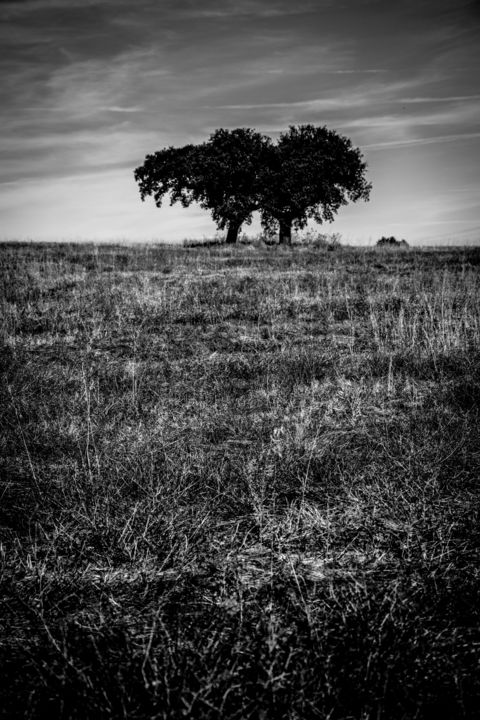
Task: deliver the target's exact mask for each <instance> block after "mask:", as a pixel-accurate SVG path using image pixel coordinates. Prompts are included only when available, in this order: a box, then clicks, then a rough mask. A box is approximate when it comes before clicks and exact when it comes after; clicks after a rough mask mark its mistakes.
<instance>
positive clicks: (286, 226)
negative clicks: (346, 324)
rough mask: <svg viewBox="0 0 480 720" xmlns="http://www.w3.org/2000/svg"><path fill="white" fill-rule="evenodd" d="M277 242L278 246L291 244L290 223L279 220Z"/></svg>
mask: <svg viewBox="0 0 480 720" xmlns="http://www.w3.org/2000/svg"><path fill="white" fill-rule="evenodd" d="M279 242H280V245H291V244H292V223H291V222H290V221H289V220H280V230H279Z"/></svg>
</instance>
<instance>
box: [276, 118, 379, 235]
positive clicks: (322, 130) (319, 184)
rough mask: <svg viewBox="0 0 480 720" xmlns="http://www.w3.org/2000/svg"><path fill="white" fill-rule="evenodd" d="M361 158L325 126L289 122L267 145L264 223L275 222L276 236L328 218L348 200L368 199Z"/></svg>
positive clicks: (343, 138) (328, 219) (363, 164)
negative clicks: (290, 124) (287, 126)
mask: <svg viewBox="0 0 480 720" xmlns="http://www.w3.org/2000/svg"><path fill="white" fill-rule="evenodd" d="M366 167H367V166H366V163H365V162H363V159H362V155H361V153H360V150H358V149H356V148H354V147H353V146H352V143H351V141H350V140H349V139H348V138H346V137H343V136H342V135H339V134H338V133H336V132H335V131H333V130H328V128H326V127H315V126H314V125H300V126H298V127H295V126H293V125H292V126H290V128H289V130H288V131H287V132H285V133H282V134H281V135H280V138H279V141H278V143H277V145H276V146H274V147H272V148H271V154H270V158H269V163H268V166H267V168H266V170H265V175H264V177H265V182H264V188H263V193H262V221H263V224H264V226H266V227H271V226H272V225H275V224H278V225H279V228H280V242H286V243H289V242H290V240H291V228H292V225H294V226H295V227H296V228H302V227H305V225H306V224H307V222H308V220H309V219H313V220H315V221H316V222H318V223H323V222H324V221H325V220H327V221H332V220H333V219H334V216H335V215H336V213H337V212H338V210H339V208H340V207H341V206H342V205H346V204H347V203H348V201H349V200H351V201H353V202H355V201H357V200H360V199H362V200H368V198H369V194H370V188H371V186H370V184H369V183H367V181H366V179H365V171H366Z"/></svg>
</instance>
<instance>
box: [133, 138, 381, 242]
mask: <svg viewBox="0 0 480 720" xmlns="http://www.w3.org/2000/svg"><path fill="white" fill-rule="evenodd" d="M366 168H367V166H366V163H365V162H364V161H363V157H362V155H361V153H360V151H359V150H358V149H356V148H354V147H353V146H352V143H351V141H350V140H349V139H348V138H346V137H343V136H341V135H339V134H338V133H336V132H335V131H333V130H328V129H327V128H326V127H315V126H313V125H300V126H298V127H295V126H293V125H292V126H290V128H289V130H288V131H287V132H285V133H282V134H281V135H280V138H279V140H278V142H277V143H273V142H272V140H271V138H269V137H267V136H264V135H261V134H260V133H258V132H256V131H255V130H251V129H249V128H238V129H236V130H217V131H216V132H214V133H213V135H211V137H210V139H209V140H208V142H205V143H202V144H200V145H186V146H184V147H180V148H174V147H169V148H164V149H163V150H160V151H158V152H156V153H154V154H152V155H147V157H146V158H145V161H144V163H143V165H141V166H140V167H137V168H136V169H135V173H134V175H135V179H136V181H137V182H138V184H139V190H140V195H141V198H142V200H144V199H145V198H146V197H147V196H149V195H151V196H152V197H153V199H154V201H155V203H156V205H157V207H161V205H162V201H163V198H164V196H165V195H168V196H169V197H170V203H171V204H173V203H176V202H180V203H181V204H182V205H183V206H184V207H188V206H189V205H190V204H191V203H193V202H198V203H199V204H200V205H201V207H203V208H204V209H205V210H209V211H210V212H211V214H212V218H213V220H214V221H215V222H216V223H217V226H218V228H219V229H221V230H222V229H224V228H227V236H226V242H227V243H228V244H232V243H235V242H237V239H238V234H239V232H240V229H241V227H242V225H244V224H247V225H248V224H249V223H250V222H251V220H252V213H253V212H255V211H257V210H258V211H260V213H261V219H262V225H263V227H264V228H265V230H266V232H267V233H268V234H271V233H272V232H273V231H275V230H276V231H278V235H279V243H280V244H291V242H292V227H293V228H295V229H297V230H300V229H302V228H304V227H305V226H306V224H307V222H308V220H309V219H313V220H315V221H316V222H318V223H322V222H323V221H325V220H327V221H331V220H333V218H334V216H335V215H336V213H337V212H338V210H339V209H340V207H341V206H342V205H346V204H347V202H348V201H352V202H356V201H357V200H368V198H369V195H370V189H371V185H370V184H369V183H367V181H366V178H365V172H366Z"/></svg>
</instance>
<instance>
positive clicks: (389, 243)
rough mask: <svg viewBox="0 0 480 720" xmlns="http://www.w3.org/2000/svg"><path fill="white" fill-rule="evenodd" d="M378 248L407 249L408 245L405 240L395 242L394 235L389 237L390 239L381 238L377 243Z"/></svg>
mask: <svg viewBox="0 0 480 720" xmlns="http://www.w3.org/2000/svg"><path fill="white" fill-rule="evenodd" d="M377 246H378V247H408V243H407V241H406V240H397V238H396V237H395V236H394V235H390V237H384V236H383V237H381V238H380V240H378V241H377Z"/></svg>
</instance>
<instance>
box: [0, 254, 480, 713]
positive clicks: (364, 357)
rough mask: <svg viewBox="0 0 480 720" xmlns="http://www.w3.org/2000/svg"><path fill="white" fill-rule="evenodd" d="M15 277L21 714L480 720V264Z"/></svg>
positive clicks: (8, 430)
mask: <svg viewBox="0 0 480 720" xmlns="http://www.w3.org/2000/svg"><path fill="white" fill-rule="evenodd" d="M0 252H1V266H2V350H1V368H2V386H1V391H2V399H1V428H2V439H1V449H2V461H1V462H2V465H1V473H2V474H1V490H0V496H1V518H0V526H1V534H2V543H1V546H0V551H1V552H0V560H1V572H2V599H1V606H0V626H1V627H0V632H1V641H0V648H1V649H0V656H1V658H0V660H1V666H2V679H1V684H0V714H1V713H3V716H4V717H7V718H17V717H18V718H20V717H29V718H37V717H40V716H42V717H49V718H78V719H79V720H86V719H89V718H128V719H129V720H136V719H138V720H140V719H143V718H192V719H193V718H194V719H197V718H199V719H203V718H205V719H206V718H208V719H213V718H216V719H218V720H234V719H237V720H243V718H246V719H250V718H252V719H253V718H255V719H257V718H258V719H259V720H260V719H262V720H267V719H270V718H271V719H272V720H273V719H274V720H281V719H283V718H289V719H293V718H295V719H298V720H300V719H304V718H307V719H310V718H312V719H314V718H318V719H320V718H321V719H325V720H326V719H329V720H347V719H355V720H357V719H358V720H360V719H362V720H367V719H368V720H369V719H370V718H371V719H372V720H373V719H374V720H397V719H400V718H405V719H411V718H435V719H437V718H439V717H449V718H451V719H454V718H478V717H480V709H479V708H480V574H479V573H480V565H479V559H480V558H479V554H480V553H479V548H480V504H479V500H480V484H479V481H480V434H479V412H480V249H475V248H470V249H457V250H442V251H435V250H415V249H410V250H405V251H388V250H378V249H369V250H364V249H349V248H338V249H336V250H335V251H332V252H329V251H328V250H327V249H326V248H325V249H322V248H320V249H311V248H305V247H297V248H291V249H288V248H287V249H282V248H275V247H273V248H268V247H263V248H262V247H257V246H252V247H250V246H242V247H234V248H227V247H213V248H167V247H153V246H151V247H137V248H135V247H113V246H98V247H94V246H92V245H77V246H74V245H70V246H69V245H33V244H31V245H26V244H25V245H14V244H4V245H3V246H2V247H1V248H0Z"/></svg>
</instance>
